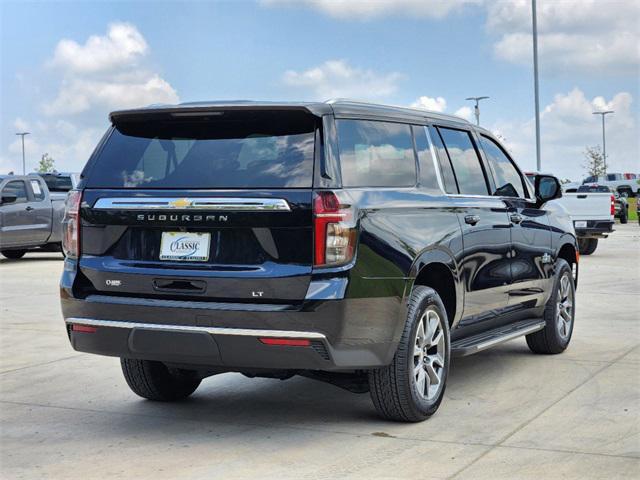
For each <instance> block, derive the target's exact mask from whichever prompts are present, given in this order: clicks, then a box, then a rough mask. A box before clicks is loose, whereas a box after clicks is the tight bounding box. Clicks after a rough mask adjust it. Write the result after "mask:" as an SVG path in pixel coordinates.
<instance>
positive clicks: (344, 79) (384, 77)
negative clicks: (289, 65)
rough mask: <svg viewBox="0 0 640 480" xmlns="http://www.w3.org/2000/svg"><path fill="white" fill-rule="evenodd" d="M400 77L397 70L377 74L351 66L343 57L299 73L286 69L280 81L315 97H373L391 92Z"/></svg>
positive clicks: (319, 98)
mask: <svg viewBox="0 0 640 480" xmlns="http://www.w3.org/2000/svg"><path fill="white" fill-rule="evenodd" d="M401 78H402V75H400V74H399V73H397V72H392V73H387V74H380V73H377V72H374V71H373V70H366V69H361V68H356V67H352V66H351V65H349V64H348V63H347V62H346V61H345V60H328V61H326V62H324V63H323V64H321V65H318V66H316V67H312V68H309V69H308V70H304V71H302V72H297V71H295V70H289V71H287V72H285V74H284V77H283V81H284V83H285V84H286V85H288V86H290V87H294V88H298V89H301V90H303V91H304V92H305V95H306V96H307V97H312V98H314V99H316V100H326V99H329V98H337V97H350V98H363V99H375V98H381V97H386V96H389V95H391V94H392V93H394V92H395V91H396V90H397V84H398V82H399V81H400V80H401Z"/></svg>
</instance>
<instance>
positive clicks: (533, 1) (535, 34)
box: [531, 0, 542, 172]
mask: <svg viewBox="0 0 640 480" xmlns="http://www.w3.org/2000/svg"><path fill="white" fill-rule="evenodd" d="M531 19H532V22H533V90H534V96H535V105H536V168H537V170H538V172H540V171H541V170H542V163H541V161H540V98H539V92H538V19H537V15H536V0H531Z"/></svg>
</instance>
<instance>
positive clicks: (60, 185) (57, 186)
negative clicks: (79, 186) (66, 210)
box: [41, 175, 73, 192]
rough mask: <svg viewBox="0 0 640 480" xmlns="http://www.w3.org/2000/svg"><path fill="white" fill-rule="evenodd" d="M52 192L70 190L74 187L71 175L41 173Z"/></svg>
mask: <svg viewBox="0 0 640 480" xmlns="http://www.w3.org/2000/svg"><path fill="white" fill-rule="evenodd" d="M41 176H42V178H43V179H44V181H45V183H46V184H47V187H48V188H49V191H50V192H68V191H69V190H71V189H72V188H73V185H72V184H71V177H65V176H58V175H41Z"/></svg>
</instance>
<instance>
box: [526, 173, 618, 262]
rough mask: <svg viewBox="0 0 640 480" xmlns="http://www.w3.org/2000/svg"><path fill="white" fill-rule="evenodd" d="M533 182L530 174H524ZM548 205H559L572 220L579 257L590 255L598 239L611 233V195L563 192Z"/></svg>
mask: <svg viewBox="0 0 640 480" xmlns="http://www.w3.org/2000/svg"><path fill="white" fill-rule="evenodd" d="M526 175H527V177H528V178H529V180H531V181H533V180H532V178H533V175H535V174H531V173H527V174H526ZM550 203H554V204H558V205H561V206H562V207H563V208H564V209H565V210H567V212H568V213H569V216H570V217H571V220H573V227H574V229H575V231H576V236H577V237H578V248H579V249H580V254H581V255H591V254H592V253H593V252H595V251H596V248H598V239H600V238H607V236H608V234H610V233H611V232H613V225H614V216H615V197H614V195H613V194H611V193H592V192H575V193H567V192H563V193H562V197H561V198H558V199H557V200H553V201H552V202H550Z"/></svg>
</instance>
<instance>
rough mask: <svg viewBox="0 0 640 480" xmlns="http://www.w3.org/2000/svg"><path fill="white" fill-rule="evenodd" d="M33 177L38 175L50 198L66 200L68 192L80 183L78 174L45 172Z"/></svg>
mask: <svg viewBox="0 0 640 480" xmlns="http://www.w3.org/2000/svg"><path fill="white" fill-rule="evenodd" d="M34 175H40V176H41V177H42V178H43V179H44V181H45V183H46V184H47V187H48V188H49V193H50V195H51V197H52V198H62V199H64V198H66V197H67V193H68V192H69V190H73V189H74V188H76V187H77V186H78V182H79V181H80V174H78V173H69V172H47V173H35V174H34Z"/></svg>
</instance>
